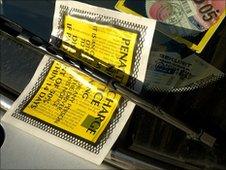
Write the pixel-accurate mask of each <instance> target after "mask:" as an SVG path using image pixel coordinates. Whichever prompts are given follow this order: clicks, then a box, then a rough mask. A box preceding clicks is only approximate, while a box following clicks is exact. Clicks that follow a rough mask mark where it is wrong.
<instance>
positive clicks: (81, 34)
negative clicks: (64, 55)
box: [61, 15, 138, 83]
mask: <svg viewBox="0 0 226 170" xmlns="http://www.w3.org/2000/svg"><path fill="white" fill-rule="evenodd" d="M137 37H138V35H137V33H136V32H132V31H129V30H123V29H122V28H115V27H112V26H109V25H104V24H99V23H95V22H90V21H88V20H85V19H79V18H75V17H72V16H69V15H67V16H65V18H64V33H63V38H62V46H61V48H62V49H63V50H65V51H66V52H70V53H73V51H74V49H73V47H76V48H78V49H82V50H83V51H85V52H87V53H89V54H90V55H92V56H94V57H95V58H97V59H99V60H101V61H103V62H104V63H107V64H110V65H112V66H114V67H115V68H116V69H119V70H121V71H123V72H124V73H126V74H127V75H129V74H130V73H131V66H132V62H133V56H134V51H135V45H136V42H137ZM68 44H69V45H68ZM72 56H73V55H72ZM82 60H84V61H85V62H86V60H85V59H84V58H82ZM102 71H104V72H106V73H108V72H107V70H106V69H105V70H102ZM113 76H114V77H115V78H117V79H118V80H120V81H121V82H124V83H126V81H127V78H128V77H126V76H125V75H124V76H123V77H122V75H119V74H118V75H117V73H116V75H113Z"/></svg>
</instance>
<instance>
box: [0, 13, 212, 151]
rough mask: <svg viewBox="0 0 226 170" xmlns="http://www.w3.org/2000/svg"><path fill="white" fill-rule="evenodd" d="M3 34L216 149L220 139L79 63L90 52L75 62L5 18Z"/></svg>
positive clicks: (1, 20) (1, 23)
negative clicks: (78, 71)
mask: <svg viewBox="0 0 226 170" xmlns="http://www.w3.org/2000/svg"><path fill="white" fill-rule="evenodd" d="M0 31H1V32H2V34H3V35H5V36H8V37H9V38H11V39H13V40H15V41H17V42H18V43H20V44H23V45H26V46H28V47H29V48H32V49H34V50H37V51H38V52H40V53H42V54H44V55H45V54H48V55H50V56H51V57H53V58H56V59H58V60H61V61H64V62H66V63H68V64H70V65H71V66H73V67H75V68H77V69H78V70H80V71H81V72H83V73H85V74H87V75H89V76H91V77H93V78H95V79H96V80H97V81H100V82H102V83H105V84H107V85H108V87H109V88H110V89H111V90H114V91H116V92H117V93H119V94H120V95H122V96H123V97H124V98H126V99H128V100H130V101H132V102H134V103H135V104H136V105H138V106H140V107H141V108H143V109H144V110H146V111H148V112H149V113H151V114H153V115H155V116H156V117H158V118H160V119H162V120H164V121H166V122H167V123H169V124H171V125H173V126H174V127H176V128H178V129H180V130H182V131H183V132H185V133H186V134H187V137H188V138H189V139H193V140H196V141H201V142H203V143H204V144H206V145H208V146H210V147H212V146H213V145H214V143H215V140H216V139H215V138H214V137H212V136H211V135H209V134H207V133H205V132H203V131H201V133H197V132H195V131H194V130H192V129H191V128H189V127H188V126H187V125H186V124H185V123H183V122H181V121H180V120H178V119H176V118H175V117H173V116H171V115H169V114H167V113H166V112H164V111H163V110H162V109H160V108H159V107H157V106H155V105H153V104H151V103H150V102H148V101H146V100H145V99H144V98H142V97H141V96H139V95H138V94H137V93H136V92H135V91H133V90H131V89H129V88H127V87H126V86H125V85H123V84H121V83H120V82H119V81H117V80H116V79H114V78H112V77H111V76H109V75H107V74H105V73H104V72H101V71H99V70H98V69H96V68H94V67H91V66H89V65H87V64H86V63H84V62H82V61H80V60H78V59H76V56H77V57H78V56H80V57H81V56H89V54H87V53H86V52H84V51H82V50H80V49H78V48H75V47H74V49H75V51H76V52H75V54H73V58H72V57H70V56H69V55H68V54H67V53H66V52H64V51H62V50H61V49H59V48H57V47H55V46H53V45H52V44H50V43H48V42H46V41H44V40H43V39H42V38H40V37H39V36H37V35H35V34H33V33H32V32H30V31H28V30H26V29H24V28H23V27H21V26H20V25H18V24H16V23H14V22H12V21H10V20H9V19H7V18H5V17H3V16H0ZM90 58H93V56H90Z"/></svg>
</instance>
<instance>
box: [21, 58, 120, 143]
mask: <svg viewBox="0 0 226 170" xmlns="http://www.w3.org/2000/svg"><path fill="white" fill-rule="evenodd" d="M119 100H120V95H118V94H116V93H115V92H113V91H111V90H109V88H107V86H106V85H104V84H102V83H99V82H97V81H95V80H93V79H92V78H91V77H89V76H87V75H85V74H83V73H81V72H80V71H78V70H76V69H74V68H72V67H71V66H67V65H65V64H63V63H61V62H59V61H54V62H53V65H52V66H51V68H50V70H49V72H48V74H47V76H46V78H45V80H44V82H43V84H42V85H41V87H40V88H39V90H38V91H37V92H36V94H35V95H34V96H33V98H32V99H31V100H30V102H29V103H28V104H27V105H26V106H25V108H24V109H23V112H24V113H26V114H27V115H29V116H32V117H34V118H36V119H39V120H41V121H44V122H45V123H47V124H50V125H51V126H55V127H57V128H60V129H61V130H62V131H64V132H66V133H69V134H70V135H75V136H78V137H80V138H83V139H85V140H87V141H89V142H92V143H95V142H97V140H98V138H99V137H100V135H101V134H102V132H103V131H104V129H105V128H106V126H107V125H108V123H109V121H110V119H111V117H112V115H113V114H114V112H115V110H116V107H117V106H118V104H119Z"/></svg>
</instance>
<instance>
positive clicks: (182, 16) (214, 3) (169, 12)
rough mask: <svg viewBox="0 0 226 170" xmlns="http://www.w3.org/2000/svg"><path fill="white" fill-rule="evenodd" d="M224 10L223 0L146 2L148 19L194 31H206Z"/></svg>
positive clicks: (161, 0) (148, 0)
mask: <svg viewBox="0 0 226 170" xmlns="http://www.w3.org/2000/svg"><path fill="white" fill-rule="evenodd" d="M224 9H225V1H224V0H146V14H147V16H148V17H149V18H153V19H156V20H159V21H161V22H164V23H167V24H171V25H175V26H178V27H184V28H186V29H191V30H196V31H205V30H207V29H208V28H209V27H210V26H211V25H213V23H215V22H216V21H217V19H218V17H219V16H220V15H221V14H222V13H223V12H224Z"/></svg>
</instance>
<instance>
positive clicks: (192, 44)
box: [115, 0, 226, 53]
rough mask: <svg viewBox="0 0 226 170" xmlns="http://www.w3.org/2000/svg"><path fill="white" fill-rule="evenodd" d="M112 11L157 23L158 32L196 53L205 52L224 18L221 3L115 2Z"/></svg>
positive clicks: (191, 0)
mask: <svg viewBox="0 0 226 170" xmlns="http://www.w3.org/2000/svg"><path fill="white" fill-rule="evenodd" d="M115 8H116V9H118V10H119V11H122V12H126V13H130V14H134V15H138V16H145V17H148V18H152V19H156V20H158V21H160V22H161V23H162V24H161V23H160V24H159V26H158V27H157V30H158V31H160V32H162V33H163V34H165V35H167V36H169V37H170V38H172V39H174V40H176V41H177V42H179V43H182V44H185V45H186V46H187V47H188V48H190V49H191V50H193V51H195V52H197V53H201V52H202V50H203V49H204V48H205V46H206V44H207V43H208V41H209V40H210V38H211V37H212V36H213V34H214V33H215V31H216V30H217V28H218V27H219V25H220V24H221V23H222V21H223V20H224V18H225V14H226V9H225V1H221V0H216V1H214V0H213V1H208V0H182V1H173V0H172V1H171V0H167V1H163V0H141V1H139V2H138V1H136V0H119V1H118V3H117V4H116V5H115ZM165 23H166V24H165Z"/></svg>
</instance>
